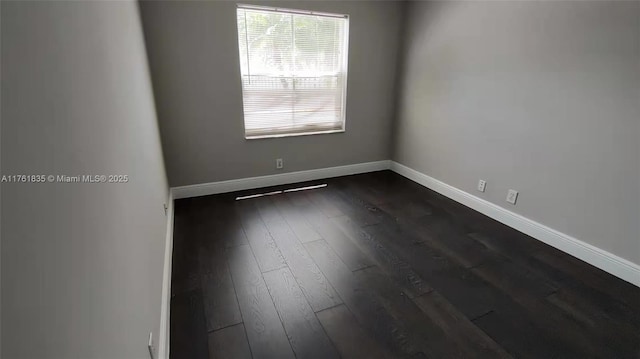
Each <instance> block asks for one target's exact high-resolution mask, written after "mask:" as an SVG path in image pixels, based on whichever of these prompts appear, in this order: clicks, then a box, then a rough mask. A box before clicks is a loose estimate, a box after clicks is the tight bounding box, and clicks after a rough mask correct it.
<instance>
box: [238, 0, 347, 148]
mask: <svg viewBox="0 0 640 359" xmlns="http://www.w3.org/2000/svg"><path fill="white" fill-rule="evenodd" d="M237 15H238V47H239V50H240V69H241V71H240V72H241V75H242V99H243V107H244V129H245V137H246V138H261V137H279V136H291V135H302V134H312V133H329V132H339V131H344V122H345V102H346V92H347V47H348V24H349V20H348V17H347V16H346V15H334V14H326V13H317V12H310V11H298V10H285V9H279V8H278V9H276V8H266V7H258V6H249V5H238V9H237Z"/></svg>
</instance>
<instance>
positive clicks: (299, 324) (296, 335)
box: [264, 268, 339, 358]
mask: <svg viewBox="0 0 640 359" xmlns="http://www.w3.org/2000/svg"><path fill="white" fill-rule="evenodd" d="M264 279H265V282H266V283H267V288H268V289H269V293H271V297H272V298H273V302H274V303H275V305H276V310H277V311H278V313H279V314H280V319H281V320H282V323H283V325H284V329H285V331H286V332H287V336H288V337H289V342H290V343H291V347H292V348H293V352H294V353H295V355H296V357H298V358H338V357H339V356H338V353H337V352H336V350H335V348H334V347H333V344H332V343H331V341H329V338H328V337H327V335H326V334H325V332H324V330H323V329H322V326H321V325H320V323H319V322H318V319H317V318H316V316H315V314H314V312H313V309H311V306H310V305H309V303H308V302H307V299H306V298H305V296H304V294H303V293H302V290H301V289H300V287H298V284H297V283H296V280H295V278H294V277H293V274H292V273H291V271H289V269H288V268H282V269H277V270H274V271H271V272H268V273H265V274H264Z"/></svg>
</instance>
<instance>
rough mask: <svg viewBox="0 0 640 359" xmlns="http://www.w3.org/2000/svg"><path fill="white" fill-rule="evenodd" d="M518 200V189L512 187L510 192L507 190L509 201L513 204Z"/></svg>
mask: <svg viewBox="0 0 640 359" xmlns="http://www.w3.org/2000/svg"><path fill="white" fill-rule="evenodd" d="M517 200H518V191H516V190H514V189H510V190H509V192H507V202H509V203H511V204H516V201H517Z"/></svg>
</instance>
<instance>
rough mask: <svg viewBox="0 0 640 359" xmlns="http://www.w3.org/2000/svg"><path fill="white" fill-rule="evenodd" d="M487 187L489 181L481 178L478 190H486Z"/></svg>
mask: <svg viewBox="0 0 640 359" xmlns="http://www.w3.org/2000/svg"><path fill="white" fill-rule="evenodd" d="M485 187H487V181H485V180H479V181H478V191H480V192H484V189H485Z"/></svg>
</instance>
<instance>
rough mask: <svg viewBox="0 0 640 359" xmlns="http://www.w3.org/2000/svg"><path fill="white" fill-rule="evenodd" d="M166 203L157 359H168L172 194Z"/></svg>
mask: <svg viewBox="0 0 640 359" xmlns="http://www.w3.org/2000/svg"><path fill="white" fill-rule="evenodd" d="M168 202H169V203H167V236H166V239H165V245H164V268H163V272H162V304H161V306H160V333H159V336H158V348H157V350H158V359H169V342H170V341H169V338H170V337H169V328H170V327H169V318H170V312H171V307H170V304H171V257H172V253H173V194H172V193H171V191H169V199H168Z"/></svg>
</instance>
